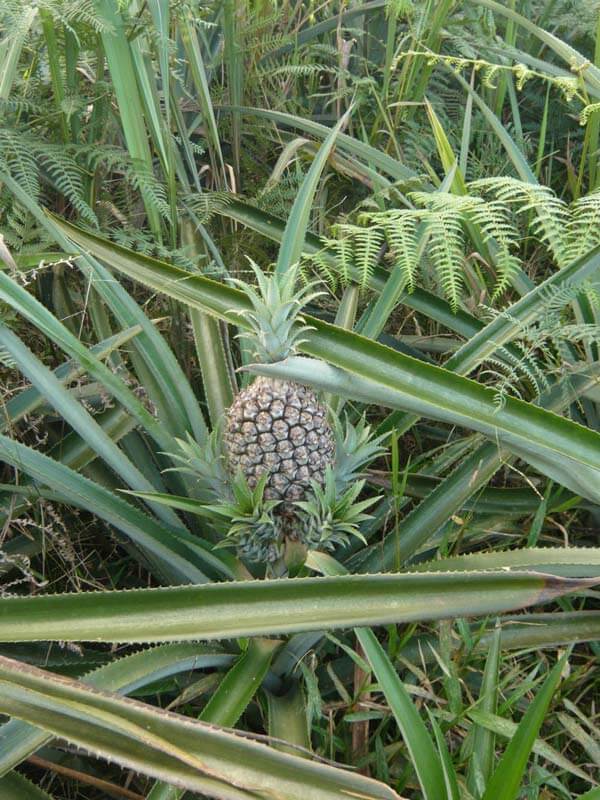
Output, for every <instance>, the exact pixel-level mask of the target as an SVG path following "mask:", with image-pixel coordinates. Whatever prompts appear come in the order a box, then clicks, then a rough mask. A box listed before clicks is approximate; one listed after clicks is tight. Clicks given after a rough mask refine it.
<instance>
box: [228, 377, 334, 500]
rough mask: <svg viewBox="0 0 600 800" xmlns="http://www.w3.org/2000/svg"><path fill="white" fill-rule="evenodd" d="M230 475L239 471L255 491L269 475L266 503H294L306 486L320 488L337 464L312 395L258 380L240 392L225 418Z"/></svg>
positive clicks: (300, 388) (322, 409)
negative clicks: (330, 469)
mask: <svg viewBox="0 0 600 800" xmlns="http://www.w3.org/2000/svg"><path fill="white" fill-rule="evenodd" d="M223 441H224V445H225V454H226V458H227V464H228V468H229V471H230V472H231V473H232V474H235V473H237V472H238V470H241V471H242V472H243V474H244V475H245V477H246V480H247V482H248V485H249V487H250V488H252V489H254V488H255V487H256V485H257V483H258V481H259V480H260V478H261V477H262V476H263V475H264V473H265V472H268V473H269V478H268V480H267V483H266V485H265V491H264V497H265V498H266V499H268V500H281V501H284V503H293V502H295V501H296V500H302V499H303V498H304V497H305V496H306V495H307V493H308V492H309V490H310V482H311V481H316V482H317V483H319V484H321V485H323V483H324V481H325V470H326V468H327V466H329V465H331V466H332V465H333V461H334V458H335V436H334V433H333V430H332V429H331V426H330V425H329V423H328V421H327V415H326V410H325V407H324V406H323V405H321V404H320V403H319V402H318V400H317V397H316V395H315V394H314V392H312V391H311V390H310V389H308V388H307V387H306V386H302V385H301V384H298V383H293V382H291V381H283V380H278V379H274V378H266V377H259V378H257V379H256V380H255V381H254V382H253V383H252V384H251V385H250V386H249V387H247V388H246V389H244V390H243V391H241V392H240V393H239V394H238V395H237V397H236V398H235V400H234V401H233V403H232V404H231V406H230V408H229V409H228V411H227V413H226V416H225V428H224V435H223Z"/></svg>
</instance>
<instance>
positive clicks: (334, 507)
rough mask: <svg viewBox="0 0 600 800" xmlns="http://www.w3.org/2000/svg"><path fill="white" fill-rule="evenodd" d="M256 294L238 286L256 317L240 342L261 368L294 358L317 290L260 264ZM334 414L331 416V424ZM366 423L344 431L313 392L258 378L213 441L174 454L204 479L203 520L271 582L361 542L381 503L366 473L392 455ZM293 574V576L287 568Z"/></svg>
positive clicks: (190, 443) (185, 445) (182, 445)
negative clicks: (363, 527) (367, 487)
mask: <svg viewBox="0 0 600 800" xmlns="http://www.w3.org/2000/svg"><path fill="white" fill-rule="evenodd" d="M252 268H253V270H254V273H255V275H256V279H257V289H256V288H254V287H252V286H249V285H247V284H245V283H242V282H241V281H237V280H236V281H235V283H237V285H238V286H240V287H241V288H242V289H243V291H245V292H246V294H247V295H248V297H249V298H250V300H251V303H252V311H251V312H250V314H249V317H247V318H246V319H247V320H248V319H249V321H250V326H251V332H250V333H244V334H241V336H243V337H244V338H245V339H246V340H247V343H248V345H249V346H250V353H251V355H252V356H253V358H255V359H256V360H257V361H260V362H261V363H265V362H266V363H269V362H270V363H274V362H276V361H280V360H282V359H284V358H287V357H288V356H290V355H293V354H294V352H295V349H296V347H297V346H298V344H299V343H300V342H301V341H302V336H303V335H304V334H305V333H306V331H307V330H308V326H307V325H306V324H305V320H304V318H303V317H302V314H301V311H302V308H303V305H304V304H305V303H306V302H308V300H310V299H312V298H314V297H317V296H318V294H319V293H318V292H316V291H314V285H311V284H309V285H307V286H304V287H303V288H302V289H300V290H299V291H295V288H294V287H295V282H296V277H297V268H294V269H292V270H289V271H288V273H287V274H286V275H285V276H280V275H278V274H277V273H274V274H272V275H270V276H267V275H265V274H264V273H263V272H262V271H261V270H260V269H259V268H258V267H257V266H256V265H255V264H253V265H252ZM328 416H329V417H330V418H328ZM383 438H384V437H382V436H380V437H372V436H371V431H370V428H369V426H368V425H367V424H366V423H365V421H364V419H361V420H359V421H358V423H357V424H356V425H353V424H352V423H351V422H350V421H349V420H348V419H346V423H345V426H344V425H342V423H341V421H340V420H339V419H338V418H337V417H336V416H335V415H333V414H329V415H328V410H327V408H326V407H325V406H324V405H323V404H322V403H321V402H319V400H318V398H317V396H316V394H315V393H314V392H313V391H312V390H311V389H309V388H308V387H307V386H304V385H302V384H299V383H296V382H292V381H285V380H280V379H276V378H268V377H258V378H256V379H255V380H254V381H253V382H252V383H251V384H250V385H249V386H248V387H246V388H245V389H243V390H242V391H241V392H239V393H238V395H237V396H236V398H235V399H234V401H233V403H232V404H231V406H230V407H229V409H228V410H227V411H226V413H225V416H224V419H223V420H222V421H221V422H220V424H219V425H218V426H217V427H216V428H215V430H214V431H213V432H212V434H211V436H210V437H209V439H208V441H207V442H206V443H205V444H204V445H203V446H200V445H199V444H198V443H197V442H195V441H194V440H193V439H192V438H191V437H189V438H188V440H187V441H183V440H177V443H178V447H179V451H180V452H179V453H178V454H172V457H173V459H174V460H175V461H178V462H179V463H180V464H181V465H182V466H178V467H175V469H176V470H179V471H183V472H187V473H191V474H193V475H196V477H197V479H198V493H199V495H200V496H201V497H202V501H203V505H202V510H201V512H200V510H199V512H198V513H202V515H204V516H208V517H209V518H210V519H211V520H212V521H213V524H214V526H215V529H216V531H217V533H218V534H219V535H220V536H221V540H220V541H219V543H218V544H217V545H216V546H217V547H228V546H230V547H235V548H236V549H237V553H238V556H239V557H240V558H241V559H242V560H243V561H248V562H255V563H257V562H258V563H261V564H264V565H266V567H267V573H268V574H270V575H283V574H285V573H286V572H287V571H289V570H290V569H296V568H297V567H299V566H301V564H302V563H303V559H304V557H305V555H306V551H307V550H308V549H322V550H333V549H334V548H335V547H336V546H338V545H343V544H345V543H347V542H348V539H349V537H350V536H352V535H354V536H359V537H360V532H359V525H360V523H362V522H364V521H365V520H366V519H368V518H369V515H368V514H366V513H365V512H366V510H367V508H369V507H370V506H371V505H373V503H375V502H376V500H377V499H378V498H369V499H367V500H362V501H361V500H359V499H358V498H359V495H360V494H361V491H362V489H363V487H364V480H361V478H362V477H363V476H362V472H361V469H362V467H363V466H364V464H366V463H367V462H369V461H371V460H373V459H374V458H376V457H377V456H378V455H380V454H381V452H383V447H382V444H381V442H382V439H383ZM288 568H289V569H288Z"/></svg>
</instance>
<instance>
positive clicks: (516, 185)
mask: <svg viewBox="0 0 600 800" xmlns="http://www.w3.org/2000/svg"><path fill="white" fill-rule="evenodd" d="M468 186H469V189H470V190H474V191H475V192H477V191H481V192H482V193H483V194H488V193H489V194H491V195H492V196H493V197H495V198H496V199H497V200H499V201H501V202H502V203H504V204H505V205H508V206H511V207H512V208H514V210H515V212H516V214H527V215H533V216H532V219H531V222H530V225H531V229H532V231H533V233H534V234H535V235H536V236H537V237H538V238H539V239H540V240H541V241H544V242H546V243H547V244H548V246H549V247H550V249H551V251H552V253H553V255H554V257H555V259H556V262H557V263H558V264H561V263H563V261H564V257H565V250H566V239H565V229H566V226H567V224H568V220H569V214H568V207H567V204H566V203H565V202H564V201H563V200H561V199H560V198H558V197H557V196H556V195H555V193H554V192H553V191H552V189H549V188H548V187H547V186H540V185H539V184H534V183H526V182H525V181H521V180H518V179H517V178H512V177H508V176H502V177H495V178H481V179H479V180H477V181H472V182H471V183H470V184H469V185H468Z"/></svg>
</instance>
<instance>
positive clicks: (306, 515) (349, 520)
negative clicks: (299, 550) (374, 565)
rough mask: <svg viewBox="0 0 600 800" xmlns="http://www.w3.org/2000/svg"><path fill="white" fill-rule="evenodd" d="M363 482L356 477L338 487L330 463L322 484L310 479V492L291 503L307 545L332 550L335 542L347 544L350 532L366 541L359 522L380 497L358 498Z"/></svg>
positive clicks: (364, 518)
mask: <svg viewBox="0 0 600 800" xmlns="http://www.w3.org/2000/svg"><path fill="white" fill-rule="evenodd" d="M364 485H365V481H364V480H360V481H355V482H354V483H353V484H352V486H350V488H348V489H347V490H346V491H344V492H340V491H338V489H337V487H336V478H335V473H334V470H333V469H332V468H331V467H328V468H327V471H326V473H325V484H324V485H323V486H321V485H320V484H318V483H316V482H315V481H312V482H311V486H312V491H313V496H312V497H311V498H310V499H308V500H299V501H297V502H296V503H295V504H294V505H295V506H296V507H297V508H298V509H299V517H300V522H301V527H302V528H303V530H304V540H305V544H306V545H307V546H308V547H309V548H310V549H317V548H323V549H325V550H333V549H334V547H336V546H337V545H344V544H347V542H348V539H349V537H350V536H356V537H358V538H359V539H361V540H362V541H363V542H365V539H364V537H363V535H362V534H361V532H360V530H359V525H360V524H361V522H366V520H368V519H370V518H371V515H370V514H367V513H365V512H366V510H367V509H368V508H370V507H371V506H372V505H373V504H374V503H376V502H377V501H378V500H379V497H369V498H367V499H366V500H360V501H358V500H357V498H358V496H359V495H360V493H361V492H362V490H363V488H364ZM365 543H366V542H365Z"/></svg>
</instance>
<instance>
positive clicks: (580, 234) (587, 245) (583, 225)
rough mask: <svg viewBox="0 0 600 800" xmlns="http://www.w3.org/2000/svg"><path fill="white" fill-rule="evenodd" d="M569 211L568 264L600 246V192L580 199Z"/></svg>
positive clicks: (566, 255) (566, 249)
mask: <svg viewBox="0 0 600 800" xmlns="http://www.w3.org/2000/svg"><path fill="white" fill-rule="evenodd" d="M569 211H570V219H569V222H568V224H567V229H566V248H565V253H564V259H565V263H567V264H568V263H570V262H571V261H575V259H577V258H579V257H580V256H582V255H584V254H585V253H587V252H588V250H591V249H592V248H593V247H596V246H597V245H598V244H600V191H596V192H592V193H591V194H588V195H586V196H585V197H580V198H579V199H578V200H576V201H575V202H574V203H572V204H571V206H570V209H569Z"/></svg>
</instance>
